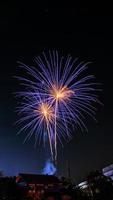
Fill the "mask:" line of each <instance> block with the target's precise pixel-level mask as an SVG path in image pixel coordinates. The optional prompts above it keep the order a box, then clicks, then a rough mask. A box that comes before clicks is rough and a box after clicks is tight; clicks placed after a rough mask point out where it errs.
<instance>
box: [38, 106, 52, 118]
mask: <svg viewBox="0 0 113 200" xmlns="http://www.w3.org/2000/svg"><path fill="white" fill-rule="evenodd" d="M39 112H40V114H41V115H42V117H44V118H45V119H46V120H47V121H50V120H52V117H53V109H52V107H51V106H50V105H48V104H47V103H42V104H41V106H40V108H39Z"/></svg>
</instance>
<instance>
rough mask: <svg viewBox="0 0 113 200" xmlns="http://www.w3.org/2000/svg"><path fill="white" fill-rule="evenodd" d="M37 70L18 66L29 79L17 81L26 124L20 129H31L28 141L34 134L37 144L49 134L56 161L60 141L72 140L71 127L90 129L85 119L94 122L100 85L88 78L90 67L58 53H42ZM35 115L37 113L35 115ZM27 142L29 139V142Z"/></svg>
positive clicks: (23, 119)
mask: <svg viewBox="0 0 113 200" xmlns="http://www.w3.org/2000/svg"><path fill="white" fill-rule="evenodd" d="M35 61H36V64H37V68H35V67H30V66H26V65H25V64H23V63H19V66H20V67H22V68H24V69H25V70H26V72H27V74H28V76H29V79H28V78H26V77H17V78H18V79H19V80H20V82H21V84H22V85H23V86H24V89H23V91H22V92H18V93H17V96H19V97H21V98H22V101H23V103H22V104H21V105H20V106H19V109H18V111H19V114H22V115H24V116H23V117H22V118H21V119H20V120H19V123H25V125H24V126H23V127H22V128H21V129H20V132H21V131H23V130H25V131H26V130H27V131H28V129H30V131H29V134H28V135H27V138H29V137H31V135H33V134H34V133H35V136H36V141H37V139H39V138H40V137H42V136H43V138H45V137H44V135H45V134H44V133H45V132H47V133H48V138H49V144H50V149H51V155H52V157H53V159H55V160H56V159H57V141H58V140H59V141H60V142H61V143H62V138H64V139H65V140H68V139H70V138H71V133H72V131H71V127H72V125H73V124H75V127H79V128H80V129H81V130H82V131H83V130H84V129H87V128H86V126H85V123H84V119H85V115H89V116H90V117H92V118H93V119H95V114H96V108H95V107H94V103H99V101H98V96H97V94H96V93H97V91H99V89H98V85H99V84H97V83H96V82H95V77H94V76H93V75H85V71H86V70H87V65H88V63H84V62H81V63H79V64H78V65H77V64H76V63H77V60H76V59H75V60H73V59H72V58H71V56H68V57H67V58H66V59H65V58H63V57H59V54H58V52H57V51H51V52H50V51H49V53H48V55H47V56H46V54H45V53H43V54H42V55H41V56H38V57H37V58H36V60H35ZM34 111H35V112H34ZM27 138H26V139H27Z"/></svg>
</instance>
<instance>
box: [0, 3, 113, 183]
mask: <svg viewBox="0 0 113 200" xmlns="http://www.w3.org/2000/svg"><path fill="white" fill-rule="evenodd" d="M31 3H32V1H31ZM106 10H107V8H106V9H104V8H103V9H102V8H101V7H99V6H98V7H97V5H86V4H82V5H78V4H76V5H65V6H62V5H61V6H58V5H53V6H52V5H51V6H49V5H47V4H45V3H43V4H42V5H36V4H30V3H29V4H26V5H24V4H20V3H18V4H12V3H11V2H9V4H5V3H4V4H1V5H0V170H3V171H4V174H6V175H15V174H18V173H19V172H26V173H28V172H29V173H39V172H41V170H42V168H43V167H44V163H45V161H46V159H47V158H49V153H48V149H43V148H42V146H40V147H37V148H36V149H35V148H34V138H32V140H31V141H29V142H28V143H26V144H24V145H23V140H24V137H25V135H24V134H21V135H20V136H17V135H16V134H17V131H18V130H19V127H17V126H15V125H14V122H15V121H16V120H17V116H16V113H15V106H16V105H17V102H16V100H15V98H14V95H13V92H15V91H17V90H18V89H19V85H18V84H17V81H15V79H14V78H13V76H15V75H16V74H18V67H17V61H22V62H24V63H26V64H33V59H34V58H35V56H37V55H38V54H40V53H41V52H42V51H43V50H45V51H46V50H48V49H57V50H58V51H60V52H61V54H63V55H67V54H71V55H72V56H73V57H78V58H79V59H80V60H85V61H91V62H92V64H91V65H90V66H89V68H90V69H89V70H90V72H91V73H93V74H94V75H95V76H96V77H97V81H99V82H101V83H102V88H103V92H102V93H101V94H100V99H101V101H102V102H103V103H104V106H100V107H98V111H97V116H96V118H97V120H98V123H95V122H93V121H92V120H89V119H88V120H87V119H86V124H87V127H88V129H89V131H88V133H86V132H84V133H81V132H80V131H78V132H77V133H76V134H75V135H74V138H73V140H72V141H71V142H70V143H69V144H65V145H64V148H63V149H62V148H61V147H59V161H58V174H59V175H66V174H67V160H70V167H71V175H72V176H73V177H74V178H75V180H76V181H80V180H82V179H84V177H85V176H86V175H87V173H88V172H89V171H91V170H94V169H101V168H102V167H105V166H106V165H108V164H111V163H113V131H112V129H113V116H112V109H113V91H112V80H113V74H112V67H113V30H112V26H113V16H111V15H110V11H109V13H108V14H107V11H106Z"/></svg>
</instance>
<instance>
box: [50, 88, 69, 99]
mask: <svg viewBox="0 0 113 200" xmlns="http://www.w3.org/2000/svg"><path fill="white" fill-rule="evenodd" d="M71 94H73V91H72V90H70V89H68V88H67V87H66V86H64V87H62V88H59V89H57V88H56V87H55V86H54V87H53V90H52V96H53V97H54V99H55V100H57V101H63V100H66V99H69V97H70V96H71Z"/></svg>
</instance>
